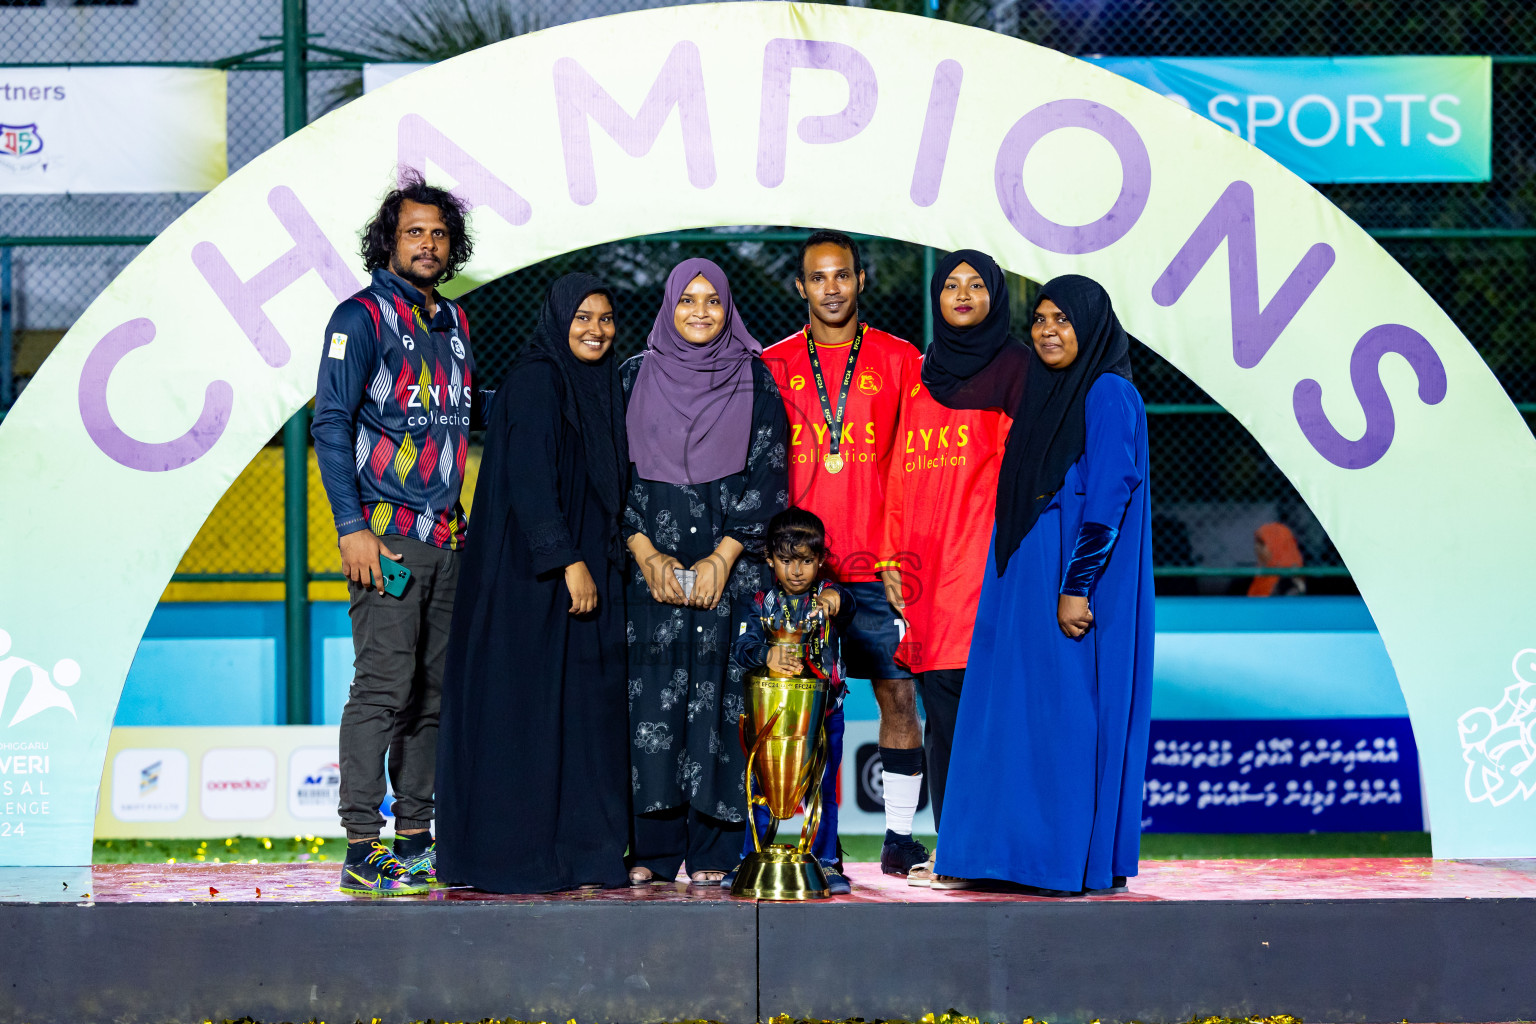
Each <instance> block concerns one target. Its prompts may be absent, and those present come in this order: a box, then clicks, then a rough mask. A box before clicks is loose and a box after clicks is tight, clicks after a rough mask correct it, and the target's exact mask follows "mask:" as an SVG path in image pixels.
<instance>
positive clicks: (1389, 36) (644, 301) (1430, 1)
mask: <svg viewBox="0 0 1536 1024" xmlns="http://www.w3.org/2000/svg"><path fill="white" fill-rule="evenodd" d="M651 6H661V4H659V3H649V2H626V0H563V2H558V3H557V2H555V0H527V2H518V0H499V2H496V0H381V2H374V3H369V4H347V3H343V2H341V0H332V2H330V3H326V4H319V3H315V4H313V5H309V6H308V9H307V10H306V4H305V3H304V2H303V0H209V2H207V3H203V4H197V5H193V4H187V3H183V2H178V0H137V2H133V0H99V2H89V0H20V2H18V0H0V7H5V8H6V13H5V32H4V33H0V66H17V65H35V64H64V63H68V64H74V65H84V64H91V63H179V64H195V65H201V66H220V67H226V68H228V69H229V70H230V72H231V78H230V87H229V100H228V123H229V138H230V168H231V170H235V169H238V167H240V166H241V165H243V164H244V163H246V162H248V161H249V160H250V159H252V158H253V157H255V156H256V155H257V154H259V153H260V152H262V151H263V150H265V149H266V148H268V147H270V146H271V145H273V144H275V143H276V142H278V141H279V140H280V139H281V138H282V137H283V135H284V134H285V132H289V131H292V130H295V129H296V128H297V127H299V126H300V125H302V124H303V123H304V121H305V120H306V119H307V118H313V117H315V116H318V115H320V114H322V113H324V112H325V111H326V110H327V109H330V108H332V107H334V106H336V105H338V104H340V103H343V102H346V101H347V100H348V99H350V98H352V97H354V96H356V95H357V94H358V93H359V92H360V89H361V86H360V69H361V67H362V66H363V64H364V63H365V62H367V61H370V60H378V59H382V60H423V59H438V58H442V57H446V56H450V55H452V54H453V53H455V52H460V51H462V50H464V49H467V48H471V47H473V46H477V45H482V44H484V43H487V42H491V41H494V40H496V39H499V38H504V37H506V36H508V35H513V34H517V33H521V32H525V31H529V30H532V29H535V28H540V27H545V26H549V25H552V24H556V23H559V22H565V21H571V20H576V19H579V18H584V17H592V16H597V15H601V14H606V13H614V12H617V11H620V10H629V9H634V8H638V7H651ZM858 6H871V7H878V8H882V9H888V10H890V9H895V10H905V11H907V12H909V13H925V14H928V15H929V16H933V17H944V18H948V19H950V20H954V21H960V22H965V23H968V24H972V25H977V26H980V27H984V28H988V29H991V30H994V31H999V32H1004V33H1008V34H1012V35H1016V36H1020V37H1022V38H1025V39H1029V40H1032V41H1034V42H1038V43H1042V44H1044V45H1047V46H1051V47H1054V48H1057V49H1060V50H1064V51H1066V52H1069V53H1074V54H1084V55H1087V54H1105V55H1135V56H1159V55H1170V56H1171V55H1178V56H1200V55H1222V56H1302V55H1313V56H1316V55H1353V54H1365V55H1391V54H1441V53H1448V54H1491V55H1493V57H1494V61H1495V63H1494V72H1493V103H1494V106H1493V146H1494V150H1493V177H1492V180H1491V181H1489V182H1486V183H1476V184H1434V183H1407V184H1371V185H1325V186H1319V191H1321V192H1322V193H1323V194H1324V195H1326V196H1327V197H1328V198H1329V199H1331V200H1332V201H1333V202H1335V203H1336V204H1338V205H1339V206H1340V207H1341V208H1342V209H1343V210H1344V211H1345V212H1346V213H1348V214H1349V215H1350V216H1351V217H1353V218H1355V219H1356V220H1357V221H1358V222H1359V223H1360V224H1361V225H1362V226H1364V227H1365V228H1366V229H1367V230H1369V231H1370V232H1371V233H1373V234H1374V235H1375V236H1376V237H1377V238H1378V239H1380V240H1381V242H1382V244H1383V245H1385V246H1386V247H1387V249H1388V250H1389V251H1390V252H1391V253H1392V255H1393V256H1394V257H1396V258H1397V259H1398V260H1399V261H1400V262H1401V263H1402V264H1403V265H1404V266H1405V267H1407V268H1408V270H1409V271H1410V272H1411V273H1412V274H1413V275H1414V277H1415V278H1416V279H1417V280H1418V281H1419V282H1420V283H1421V284H1422V285H1423V286H1424V288H1425V289H1426V290H1428V292H1429V293H1430V294H1431V295H1432V296H1434V298H1435V299H1436V300H1437V301H1438V302H1439V303H1440V304H1441V305H1442V306H1443V307H1444V308H1445V310H1446V311H1447V312H1448V313H1449V314H1450V316H1451V318H1452V319H1453V320H1454V321H1455V322H1456V323H1457V324H1458V326H1459V327H1460V328H1461V329H1462V330H1463V331H1464V332H1465V333H1466V335H1467V336H1468V337H1469V338H1470V339H1471V341H1472V343H1473V344H1474V345H1475V346H1477V348H1478V349H1479V351H1480V352H1481V353H1482V354H1483V356H1484V358H1485V359H1486V360H1487V361H1488V364H1489V365H1490V367H1492V369H1493V371H1494V373H1495V374H1496V375H1497V376H1498V378H1499V380H1500V382H1501V383H1502V384H1503V385H1504V387H1505V388H1506V389H1507V390H1508V392H1509V394H1510V395H1511V397H1512V398H1513V399H1514V400H1515V401H1516V402H1517V403H1519V404H1520V405H1521V407H1522V409H1523V410H1525V411H1526V413H1527V416H1528V418H1529V417H1531V416H1532V415H1533V414H1536V346H1533V344H1532V342H1533V334H1536V327H1533V324H1536V290H1533V289H1532V288H1531V286H1530V282H1531V281H1532V279H1533V277H1536V56H1533V55H1536V4H1529V3H1526V2H1524V0H1505V2H1496V0H1399V2H1395V3H1390V4H1387V3H1371V4H1365V3H1349V4H1345V3H1338V2H1337V0H1136V2H1132V0H991V2H980V0H933V2H932V3H931V5H930V4H928V3H925V2H924V0H906V2H896V0H892V2H884V0H866V2H865V3H862V4H858ZM197 198H198V197H197V196H195V195H162V196H99V195H96V196H45V197H33V196H14V195H0V415H3V412H4V410H5V409H7V408H8V407H9V406H10V404H11V402H12V401H13V400H14V398H15V396H16V395H17V394H19V393H20V392H21V391H22V390H24V389H25V387H26V383H27V381H28V380H29V379H30V377H31V375H32V374H33V373H34V372H36V369H37V367H38V365H39V364H40V363H41V361H42V359H43V358H45V357H46V355H47V353H48V351H49V350H50V349H51V347H52V345H53V344H54V343H55V342H56V341H57V340H58V338H59V337H60V336H61V335H62V333H63V331H64V330H65V329H67V328H68V326H69V324H70V323H71V322H72V321H73V319H74V317H76V316H78V314H79V313H80V311H81V310H83V309H84V308H85V306H86V305H88V304H89V302H90V301H91V300H92V299H93V298H94V297H95V296H96V294H98V293H99V292H100V290H101V289H102V288H104V287H105V286H106V285H107V284H108V283H109V282H110V281H111V280H112V278H113V276H114V275H115V274H116V273H117V272H118V270H120V269H121V268H122V267H123V266H125V265H126V264H127V262H128V261H129V260H131V259H132V258H133V256H134V255H135V254H136V253H137V252H138V251H139V249H140V248H142V246H143V245H144V244H146V243H147V242H148V241H149V240H150V239H151V238H152V237H153V236H154V235H155V233H156V232H158V231H159V230H160V229H162V228H163V227H164V226H165V225H166V224H168V223H169V222H170V221H171V220H172V219H174V218H175V217H176V216H177V215H178V214H179V213H180V212H182V211H183V210H185V209H186V208H187V207H188V206H190V205H191V204H192V203H193V202H195V201H196V200H197ZM804 230H805V228H795V227H792V226H780V227H761V226H758V227H744V228H737V229H722V230H716V231H707V232H706V231H700V232H687V233H678V234H671V235H664V236H655V237H649V238H641V239H629V240H626V241H621V242H615V243H612V244H609V245H605V246H600V247H597V248H594V249H589V250H584V251H581V252H577V253H571V254H568V255H565V256H562V257H559V258H557V259H554V260H550V261H547V262H545V263H541V264H538V265H536V266H532V267H529V268H526V269H524V270H522V271H519V272H517V273H514V274H510V275H508V276H507V277H504V278H502V279H500V280H498V281H495V282H492V283H491V284H489V285H486V286H485V287H483V288H481V289H479V290H478V291H476V292H474V293H473V294H471V295H470V296H468V297H467V299H466V306H467V307H468V309H469V312H470V315H471V318H472V322H473V324H474V327H475V339H476V356H477V360H478V362H479V364H480V366H481V378H482V379H483V380H487V381H491V380H495V379H497V378H498V377H499V375H500V373H501V372H502V370H504V369H505V367H506V366H507V364H508V362H509V361H510V359H511V357H512V356H513V354H514V353H515V352H516V351H517V347H518V345H519V344H521V343H522V340H523V339H524V338H525V337H526V335H527V332H528V331H529V329H530V328H531V325H532V324H533V321H534V318H535V315H536V311H537V308H538V304H539V302H540V300H541V299H542V296H543V292H544V289H545V287H546V285H547V284H548V282H549V281H550V280H552V279H553V278H554V277H555V276H557V275H558V274H560V273H562V272H564V271H565V270H566V269H568V268H572V267H581V268H584V269H589V270H593V271H595V272H597V273H600V274H601V275H603V276H604V277H606V278H607V279H608V280H609V281H611V282H612V283H613V284H614V286H615V288H616V289H617V292H618V297H619V314H620V320H621V328H620V348H621V350H622V351H625V352H627V351H632V350H634V349H635V348H637V347H638V346H639V345H640V343H641V342H642V339H643V337H644V334H645V331H646V329H647V327H648V323H649V319H650V316H651V315H652V313H653V311H654V309H655V307H656V304H657V302H658V301H659V297H660V282H661V278H662V275H663V273H664V271H665V269H666V268H667V267H669V266H670V265H671V263H672V262H673V261H675V260H677V259H679V258H682V257H683V256H688V255H707V256H710V257H712V258H714V259H716V260H718V261H719V262H720V263H722V265H724V266H725V267H726V269H727V271H728V272H729V273H730V275H731V279H732V283H733V288H734V291H735V293H736V295H737V297H738V301H739V302H740V304H741V306H742V308H743V310H744V311H745V313H746V315H747V318H748V321H749V323H750V325H751V327H752V329H753V330H754V332H755V333H756V334H757V335H758V337H759V338H760V339H762V340H764V341H765V342H768V341H771V340H774V339H777V338H779V337H782V336H783V335H785V334H787V333H789V332H790V331H792V330H793V329H795V328H796V327H797V326H798V325H799V324H800V323H801V319H802V315H803V312H802V307H801V304H800V302H799V300H798V299H797V297H796V295H795V293H794V289H793V284H792V278H793V258H794V252H795V244H796V241H797V240H798V238H799V237H800V235H801V233H802V232H803V231H804ZM863 246H864V250H865V259H866V262H867V264H868V267H869V288H868V292H867V293H866V300H865V307H866V315H867V317H868V319H870V320H871V321H873V322H875V323H878V324H879V325H880V326H882V327H884V328H886V329H888V330H891V331H893V332H895V333H897V334H900V335H903V336H906V337H908V338H910V339H911V340H913V341H914V342H917V343H919V344H921V342H922V340H923V336H924V315H923V308H922V302H923V295H924V294H925V287H924V282H925V274H924V269H923V268H924V266H925V256H927V257H928V258H930V259H931V254H925V252H924V250H923V249H921V248H920V247H917V246H913V245H910V244H907V243H904V242H898V241H894V240H890V239H878V238H871V239H865V240H863ZM1017 287H1018V289H1019V291H1020V292H1021V295H1020V298H1021V299H1027V296H1028V292H1029V290H1030V288H1031V287H1032V285H1031V283H1030V282H1023V281H1021V282H1017ZM317 330H318V326H317ZM1136 374H1137V384H1138V386H1139V387H1140V388H1141V390H1142V393H1143V395H1144V396H1145V398H1146V400H1147V403H1148V411H1149V413H1150V414H1151V415H1152V416H1153V420H1152V426H1151V431H1150V436H1151V443H1152V458H1153V464H1154V466H1153V487H1154V496H1155V497H1154V502H1155V505H1154V507H1155V510H1156V518H1155V526H1154V557H1155V561H1156V572H1157V575H1158V581H1159V588H1160V589H1161V590H1162V591H1164V592H1185V593H1193V592H1202V593H1226V592H1230V591H1233V590H1240V589H1242V588H1243V587H1245V586H1246V581H1247V579H1248V578H1249V577H1250V576H1251V575H1252V574H1253V572H1254V556H1253V551H1252V546H1251V538H1252V533H1253V529H1254V528H1255V527H1256V526H1258V525H1259V524H1261V523H1264V522H1269V521H1279V522H1283V523H1286V524H1288V525H1290V526H1291V527H1292V529H1293V530H1294V531H1295V533H1296V534H1297V537H1298V539H1299V540H1300V543H1301V547H1302V551H1303V554H1304V556H1305V558H1306V561H1307V568H1306V570H1305V572H1306V575H1307V576H1308V578H1309V592H1311V593H1322V592H1340V591H1348V590H1349V588H1350V586H1351V584H1350V581H1349V578H1348V573H1347V571H1346V570H1345V568H1344V567H1343V566H1342V564H1341V562H1340V560H1339V558H1338V554H1337V552H1336V551H1335V550H1334V549H1333V547H1332V545H1331V543H1330V542H1329V539H1328V536H1327V534H1326V532H1325V531H1324V530H1323V529H1322V528H1321V527H1320V526H1319V525H1318V523H1317V521H1316V519H1315V518H1314V517H1313V516H1312V514H1311V513H1310V511H1309V510H1308V509H1307V507H1306V505H1305V503H1304V502H1302V501H1301V499H1300V498H1299V496H1298V495H1297V493H1296V491H1295V490H1294V489H1293V488H1292V487H1291V485H1290V484H1289V483H1288V482H1287V481H1286V479H1285V478H1284V476H1283V475H1282V474H1281V473H1280V472H1279V471H1278V470H1277V469H1276V468H1275V466H1274V464H1273V463H1272V462H1271V461H1270V460H1269V459H1268V458H1267V457H1266V456H1265V455H1264V453H1263V451H1262V450H1261V449H1260V448H1259V447H1258V445H1257V444H1256V443H1254V441H1253V440H1252V439H1251V438H1250V437H1249V436H1248V434H1247V433H1246V431H1244V430H1243V429H1242V427H1240V426H1239V425H1238V424H1237V423H1236V422H1235V421H1234V420H1233V419H1232V418H1231V417H1229V416H1228V415H1226V414H1225V413H1224V412H1223V411H1222V410H1221V409H1220V408H1219V407H1217V406H1216V405H1214V404H1213V403H1212V402H1211V400H1210V399H1209V397H1208V396H1206V395H1205V394H1204V393H1203V392H1202V391H1201V390H1200V389H1199V388H1198V387H1197V386H1196V385H1195V384H1194V383H1193V382H1191V381H1190V380H1189V379H1188V378H1186V377H1185V376H1184V375H1182V374H1181V373H1179V372H1178V371H1177V370H1175V369H1174V368H1173V367H1172V366H1170V365H1169V364H1167V363H1166V362H1164V361H1163V360H1161V359H1159V358H1158V357H1157V356H1155V355H1153V354H1152V353H1151V352H1149V351H1146V350H1142V351H1140V352H1138V353H1136ZM304 433H305V431H304V427H303V424H302V423H301V424H297V425H295V426H294V427H292V428H291V429H290V430H289V431H288V434H287V442H288V443H287V451H288V456H289V461H290V463H291V467H290V472H288V473H287V480H288V486H287V488H286V492H285V493H286V501H287V509H288V514H289V515H290V517H292V518H290V520H289V521H290V522H292V523H300V522H302V521H303V516H304V500H303V495H304V490H303V476H304V474H303V469H302V467H303V460H302V459H300V458H299V456H300V455H301V454H302V453H303V445H304V444H305V443H306V442H305V438H304ZM274 443H275V444H281V443H282V439H274ZM284 500H285V498H284V494H283V493H277V492H276V491H275V489H274V493H273V497H272V501H273V502H281V501H284ZM251 514H252V515H257V516H262V517H268V518H270V517H273V516H275V515H277V514H278V513H277V509H276V508H275V507H267V508H261V507H257V508H253V509H252V510H251ZM303 533H304V531H302V530H294V531H290V534H289V536H290V538H291V539H292V543H290V544H289V546H288V548H287V550H288V557H287V563H288V566H287V571H286V572H285V573H284V578H285V579H286V580H288V581H289V584H290V586H293V585H296V584H300V583H302V582H303V580H304V579H305V578H306V575H307V573H306V569H305V565H306V557H305V551H304V545H303V543H302V538H303ZM1425 543H1427V544H1428V543H1433V538H1426V539H1425ZM1405 557H1406V556H1405ZM268 571H270V570H268ZM232 572H234V573H236V574H237V573H238V569H237V568H236V569H231V568H230V567H227V566H222V565H221V566H218V567H212V566H208V567H205V568H203V569H201V570H199V567H197V566H186V565H184V566H183V574H182V576H181V578H215V576H214V575H211V574H220V575H219V576H217V578H228V576H229V574H230V573H232ZM200 573H201V574H202V575H201V576H200ZM296 589H298V588H296ZM295 628H297V627H295ZM290 649H292V645H290Z"/></svg>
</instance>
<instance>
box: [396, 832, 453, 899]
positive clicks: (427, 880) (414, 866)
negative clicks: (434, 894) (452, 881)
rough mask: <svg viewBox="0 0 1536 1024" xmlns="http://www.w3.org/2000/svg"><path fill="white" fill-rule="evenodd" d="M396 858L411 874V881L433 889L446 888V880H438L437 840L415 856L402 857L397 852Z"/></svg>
mask: <svg viewBox="0 0 1536 1024" xmlns="http://www.w3.org/2000/svg"><path fill="white" fill-rule="evenodd" d="M395 859H396V860H398V861H399V862H400V866H401V867H403V868H405V870H406V871H407V872H408V873H409V874H410V876H411V881H412V882H414V883H415V884H417V885H425V886H430V887H431V888H433V889H442V888H446V887H447V884H448V883H446V882H439V881H438V880H437V840H435V839H434V840H433V841H432V842H431V843H429V844H427V848H426V849H425V850H423V851H421V852H420V853H418V854H417V855H416V856H414V857H402V856H401V855H400V854H399V853H396V854H395Z"/></svg>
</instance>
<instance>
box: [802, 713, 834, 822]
mask: <svg viewBox="0 0 1536 1024" xmlns="http://www.w3.org/2000/svg"><path fill="white" fill-rule="evenodd" d="M830 747H831V744H830V743H829V742H828V740H827V726H826V723H825V722H823V723H822V724H821V726H820V727H818V729H817V730H816V753H814V754H812V755H811V764H810V776H811V788H810V789H809V790H808V791H807V793H806V798H805V825H804V826H802V827H801V829H800V852H801V853H809V852H810V850H811V845H812V844H813V843H815V842H816V833H817V832H818V831H820V829H821V777H822V775H823V774H824V773H825V772H826V770H827V757H828V756H829V753H830V750H829V748H830Z"/></svg>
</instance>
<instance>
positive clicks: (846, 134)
mask: <svg viewBox="0 0 1536 1024" xmlns="http://www.w3.org/2000/svg"><path fill="white" fill-rule="evenodd" d="M795 68H807V69H814V70H821V71H835V72H837V73H838V74H840V75H842V76H843V78H844V79H845V80H847V82H848V103H847V105H846V106H844V107H843V109H842V110H840V111H838V112H837V113H836V114H815V115H812V116H810V117H802V118H801V119H800V124H799V125H798V126H797V127H796V129H795V130H796V133H797V134H798V135H799V136H800V141H801V142H806V143H810V144H811V145H828V144H830V143H834V142H846V141H847V140H849V139H851V138H853V137H854V136H855V135H857V134H859V132H861V131H863V130H864V129H865V127H866V126H868V124H869V122H870V120H871V119H872V118H873V117H874V116H875V103H876V101H877V100H878V98H879V92H880V90H879V87H878V86H877V84H876V82H875V69H874V68H873V67H871V66H870V63H869V59H868V58H866V57H865V56H864V55H863V54H862V53H860V52H859V51H858V50H855V49H854V48H853V47H851V46H849V45H848V44H847V43H831V42H823V41H818V40H814V39H770V40H769V41H768V45H767V47H766V48H765V49H764V51H763V99H762V106H761V108H760V112H759V117H758V126H757V180H758V183H759V184H761V185H762V186H764V187H765V188H778V187H779V186H780V185H782V184H783V183H784V166H785V162H786V160H787V159H788V154H789V80H790V76H791V75H792V74H793V72H794V70H795ZM925 135H926V131H925Z"/></svg>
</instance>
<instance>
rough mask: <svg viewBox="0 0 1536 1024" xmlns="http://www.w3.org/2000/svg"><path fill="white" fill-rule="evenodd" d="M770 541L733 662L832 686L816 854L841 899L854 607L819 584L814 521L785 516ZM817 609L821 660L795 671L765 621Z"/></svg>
mask: <svg viewBox="0 0 1536 1024" xmlns="http://www.w3.org/2000/svg"><path fill="white" fill-rule="evenodd" d="M766 541H767V543H766V547H767V552H768V565H769V566H770V567H771V568H772V569H773V576H774V581H775V585H774V586H773V587H770V588H769V589H768V590H764V591H759V592H758V593H756V594H754V595H753V596H752V598H751V599H750V600H749V601H745V602H742V607H741V608H739V609H738V611H737V613H736V615H735V618H736V620H737V622H738V623H739V626H738V627H737V634H736V640H735V642H734V643H733V644H732V645H731V658H732V660H733V661H735V663H736V665H737V667H739V668H741V669H742V670H743V671H744V672H747V673H752V672H761V671H762V670H763V669H765V668H766V669H770V670H772V671H774V672H776V673H778V674H779V675H782V676H797V675H803V674H804V673H806V672H810V673H812V674H814V675H815V676H816V677H817V678H820V679H825V680H827V684H828V694H827V713H826V718H825V725H826V730H827V767H826V771H824V772H823V773H822V776H821V826H820V828H818V829H817V830H816V838H815V840H814V841H813V842H812V846H811V852H812V853H814V854H815V855H816V859H817V860H819V861H820V862H821V866H822V870H823V871H824V872H825V874H826V876H827V890H828V892H830V893H831V894H832V895H833V896H844V895H847V894H848V892H849V891H850V887H849V885H848V878H847V876H846V875H845V874H844V873H843V851H842V848H841V846H840V845H839V844H838V841H837V772H838V766H839V765H840V764H842V760H843V697H844V696H846V695H847V675H846V670H845V669H844V668H843V657H842V631H843V630H845V629H847V628H848V623H849V622H851V621H852V620H853V609H854V601H853V598H852V597H851V596H850V595H849V594H848V592H847V591H846V590H844V589H843V588H842V587H840V586H838V585H837V584H836V583H833V582H832V581H831V580H828V579H824V578H822V577H821V566H822V563H824V562H825V561H826V559H827V530H826V527H825V526H824V525H823V524H822V521H821V520H820V519H818V518H817V517H816V516H815V514H813V513H811V512H807V511H806V510H805V509H803V508H794V507H791V508H788V509H785V510H784V511H783V512H780V513H779V514H778V515H776V516H774V517H773V519H772V520H770V521H769V523H768V536H767V538H766ZM813 608H814V609H816V610H817V614H819V615H820V617H821V619H822V621H823V622H824V623H825V632H824V633H823V635H822V636H821V638H820V656H819V657H817V658H814V659H812V660H810V661H807V660H805V659H801V660H800V661H799V662H798V663H795V662H793V661H792V660H791V659H790V658H788V657H787V656H786V655H785V654H784V651H783V650H782V649H781V648H778V647H774V646H771V645H770V644H769V643H768V635H767V633H766V631H765V630H764V629H763V619H764V618H772V617H774V616H777V617H779V618H781V619H787V620H788V621H790V622H803V621H805V620H806V618H807V617H808V615H809V613H810V612H811V610H812V609H813ZM767 824H768V811H767V809H766V808H764V807H754V808H753V813H752V827H753V828H755V829H757V831H758V834H759V835H761V834H762V830H763V829H764V828H765V827H766V826H767ZM746 838H747V841H746V845H745V846H744V847H743V848H742V855H743V856H745V855H746V854H749V853H751V852H752V851H753V850H755V849H756V848H757V845H756V843H755V842H754V841H753V838H752V834H751V833H750V832H749V833H748V834H747V837H746ZM735 880H736V872H735V871H731V872H729V873H728V874H727V875H726V876H725V877H724V878H722V879H721V880H720V885H721V886H722V887H723V888H729V887H730V885H731V883H732V882H734V881H735Z"/></svg>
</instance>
